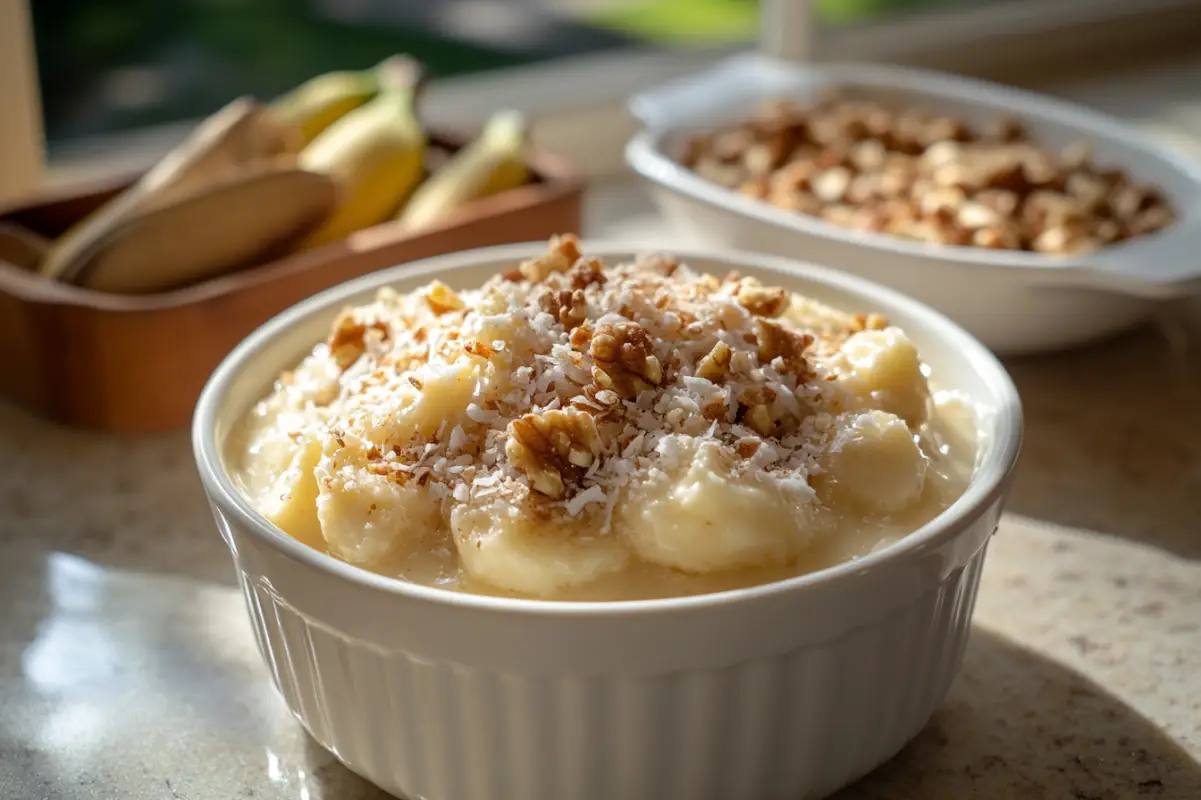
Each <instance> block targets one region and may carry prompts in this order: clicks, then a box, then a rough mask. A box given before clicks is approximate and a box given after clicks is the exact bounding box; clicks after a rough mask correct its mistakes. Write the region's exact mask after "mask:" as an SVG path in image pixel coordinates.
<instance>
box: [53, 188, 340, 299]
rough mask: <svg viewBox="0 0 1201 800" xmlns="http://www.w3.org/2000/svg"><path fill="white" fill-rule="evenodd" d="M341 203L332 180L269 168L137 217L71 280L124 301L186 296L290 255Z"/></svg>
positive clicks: (102, 243) (103, 242)
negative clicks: (186, 290) (194, 287)
mask: <svg viewBox="0 0 1201 800" xmlns="http://www.w3.org/2000/svg"><path fill="white" fill-rule="evenodd" d="M336 202H337V187H336V185H335V183H334V181H333V180H332V179H331V178H329V177H327V176H324V175H318V174H315V173H312V172H309V171H307V170H303V169H300V168H299V167H295V166H289V165H286V164H264V165H261V166H259V167H257V168H254V169H246V170H243V171H242V172H241V173H240V174H238V175H236V176H232V177H230V178H227V179H225V180H220V181H217V182H215V183H213V184H210V185H208V186H207V187H205V188H204V189H201V190H199V191H196V192H193V193H191V194H188V195H186V196H184V197H182V198H179V199H176V200H174V201H173V202H169V203H163V204H158V205H156V206H155V207H153V208H150V209H147V210H144V211H143V212H141V213H139V214H136V215H134V216H132V217H130V218H129V219H127V220H125V221H124V222H123V223H122V224H120V225H118V226H116V227H114V228H113V229H111V230H110V231H108V232H107V233H106V234H105V236H103V237H102V238H101V239H99V240H98V241H97V242H96V243H95V245H94V246H93V247H92V248H91V249H90V250H88V251H87V252H86V253H85V254H84V255H83V256H82V257H80V258H78V259H76V260H75V261H74V262H73V263H74V265H75V267H74V269H75V271H74V272H73V273H72V274H70V275H66V276H64V277H65V278H66V279H68V280H69V282H71V283H73V284H75V285H78V286H82V287H84V288H87V289H93V290H96V291H103V292H112V293H120V294H145V293H149V292H161V291H168V290H171V289H175V288H179V287H182V286H186V285H189V284H192V283H196V282H199V281H202V280H205V279H208V278H213V277H216V276H218V275H221V274H225V273H228V272H231V271H234V270H237V269H241V268H243V267H249V266H253V265H255V264H259V263H263V262H264V261H266V260H269V259H270V258H272V257H275V256H277V255H280V254H282V253H284V252H287V251H288V250H289V249H290V248H291V247H292V246H294V245H295V244H296V243H297V242H298V241H299V240H301V239H302V238H303V237H304V236H306V235H307V234H309V233H310V232H312V231H313V230H314V229H316V228H317V227H318V226H320V225H321V223H322V222H324V221H325V220H326V219H327V218H328V217H329V216H330V214H332V213H333V211H334V208H335V206H336Z"/></svg>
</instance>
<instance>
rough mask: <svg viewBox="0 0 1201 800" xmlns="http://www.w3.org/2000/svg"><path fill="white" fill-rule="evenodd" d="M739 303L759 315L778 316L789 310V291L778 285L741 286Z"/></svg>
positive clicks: (738, 296)
mask: <svg viewBox="0 0 1201 800" xmlns="http://www.w3.org/2000/svg"><path fill="white" fill-rule="evenodd" d="M737 298H738V304H739V305H741V306H742V307H743V308H745V309H746V310H747V311H749V312H751V313H752V314H754V315H756V316H759V317H778V316H780V315H781V314H783V313H784V312H785V311H787V310H788V303H789V300H790V298H789V296H788V292H787V291H786V290H784V289H781V288H779V287H777V286H753V285H752V286H741V287H739V289H738V295H737Z"/></svg>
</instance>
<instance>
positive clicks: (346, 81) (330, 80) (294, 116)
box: [268, 56, 405, 145]
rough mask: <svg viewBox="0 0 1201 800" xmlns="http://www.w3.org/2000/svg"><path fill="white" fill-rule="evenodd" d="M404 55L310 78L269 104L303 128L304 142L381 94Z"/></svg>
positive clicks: (287, 120) (279, 115) (285, 120)
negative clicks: (359, 67)
mask: <svg viewBox="0 0 1201 800" xmlns="http://www.w3.org/2000/svg"><path fill="white" fill-rule="evenodd" d="M404 61H405V58H404V57H403V56H393V57H391V58H388V59H386V60H384V61H382V62H380V63H379V64H377V65H376V66H374V67H372V68H370V69H364V70H354V71H352V70H339V71H337V72H327V73H325V74H323V75H318V76H316V77H315V78H310V79H309V80H307V81H305V82H304V83H302V84H300V85H299V86H297V87H296V88H294V89H292V90H291V91H290V92H288V93H286V94H284V95H281V96H280V97H278V98H276V99H275V100H273V101H272V102H271V103H270V105H269V106H268V108H270V109H271V111H272V113H273V114H275V116H276V117H277V118H278V119H279V120H280V121H281V122H283V123H285V124H289V125H295V126H296V127H298V128H299V129H300V130H301V133H302V135H303V142H304V144H306V145H307V144H309V143H310V142H312V141H313V140H314V139H316V138H317V137H318V136H319V135H320V134H321V133H322V131H324V130H325V129H326V128H328V127H329V126H330V125H333V124H334V123H335V122H337V121H338V120H339V119H341V118H342V117H344V116H346V115H347V114H349V113H350V112H351V111H354V110H355V109H356V108H358V107H359V106H361V105H363V104H364V103H366V102H368V101H369V100H371V99H372V98H374V97H375V96H376V95H377V94H379V92H380V89H381V87H382V86H387V85H388V83H389V81H390V80H391V75H392V72H393V71H394V70H396V69H397V68H398V67H400V66H401V65H403V63H404Z"/></svg>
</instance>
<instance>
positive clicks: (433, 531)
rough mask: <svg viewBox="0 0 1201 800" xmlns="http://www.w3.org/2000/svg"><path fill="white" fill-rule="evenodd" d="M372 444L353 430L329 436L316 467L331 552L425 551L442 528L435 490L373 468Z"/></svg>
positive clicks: (360, 556)
mask: <svg viewBox="0 0 1201 800" xmlns="http://www.w3.org/2000/svg"><path fill="white" fill-rule="evenodd" d="M339 439H340V441H339ZM368 449H369V443H367V442H365V441H364V440H361V439H357V438H354V437H352V436H351V435H350V434H342V435H341V436H340V437H334V436H328V437H327V438H326V440H325V443H324V448H323V452H322V456H321V459H320V461H318V462H317V466H316V468H315V469H314V470H313V474H314V477H315V478H316V483H317V497H316V506H317V519H318V521H319V522H320V524H321V535H322V537H323V538H324V539H325V543H326V546H327V547H328V548H329V550H330V552H331V553H333V554H335V555H337V556H338V557H340V558H342V559H345V560H346V561H348V562H350V563H351V564H371V563H374V562H379V561H381V560H384V559H387V558H390V557H392V556H395V555H401V554H404V553H408V552H419V551H420V549H421V548H422V547H424V546H425V545H426V544H427V543H428V542H429V540H430V538H431V537H433V536H436V535H437V534H438V532H439V531H441V530H442V513H441V505H440V503H439V502H438V501H437V500H436V499H434V496H433V494H432V493H430V492H429V491H427V490H426V488H425V487H423V486H420V485H418V482H417V481H416V480H409V481H408V482H406V483H404V484H402V483H401V482H399V481H398V480H396V479H395V478H394V477H391V476H388V475H377V474H375V473H373V472H369V471H368V470H367V469H366V468H365V467H366V463H367V456H366V452H367V450H368Z"/></svg>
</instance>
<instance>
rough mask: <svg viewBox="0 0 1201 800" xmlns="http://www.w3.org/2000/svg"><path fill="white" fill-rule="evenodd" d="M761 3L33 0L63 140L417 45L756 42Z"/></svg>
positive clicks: (470, 66) (477, 57)
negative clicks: (35, 0)
mask: <svg viewBox="0 0 1201 800" xmlns="http://www.w3.org/2000/svg"><path fill="white" fill-rule="evenodd" d="M757 6H758V3H757V2H756V0H649V1H648V0H634V2H631V1H630V0H172V2H163V0H37V2H36V3H33V2H31V3H30V8H31V11H32V14H33V24H34V31H35V34H36V41H37V58H38V67H39V70H38V72H39V75H40V80H41V94H42V103H43V108H44V114H45V129H46V137H47V139H48V141H49V143H50V145H51V146H52V147H53V146H54V145H56V144H58V143H61V142H64V141H69V140H72V139H77V138H80V137H88V136H95V135H97V134H102V133H109V132H112V131H119V130H128V129H132V128H140V127H145V126H148V125H158V124H162V123H166V122H172V121H176V120H181V119H192V118H198V117H202V116H204V115H205V114H208V113H210V112H212V111H214V110H216V109H217V108H219V107H220V106H221V105H223V104H224V103H226V102H228V101H229V100H230V99H231V98H232V97H235V96H237V95H241V94H252V95H256V96H259V97H270V96H273V95H275V94H277V93H280V92H282V91H284V90H285V89H287V88H289V87H290V86H293V85H295V84H297V83H299V82H301V81H302V80H304V79H305V78H308V77H310V76H312V75H314V74H317V73H320V72H324V71H327V70H334V69H357V68H362V67H367V66H369V65H371V64H373V63H376V62H378V61H380V60H382V59H383V58H385V57H386V56H388V55H390V54H392V53H397V52H407V53H410V54H412V55H414V56H416V57H417V58H419V59H420V60H422V61H423V62H425V63H427V64H428V65H429V66H430V68H431V70H432V72H433V73H434V74H436V75H438V76H440V77H446V76H456V75H465V74H472V73H479V72H485V71H491V70H498V69H504V68H508V67H515V66H520V65H527V64H532V63H540V62H544V61H548V60H551V59H556V58H561V57H564V56H579V55H582V54H589V53H598V52H609V51H619V50H625V49H630V48H647V47H654V48H661V49H667V48H690V49H695V48H697V47H710V46H714V45H728V44H730V43H733V42H740V43H746V42H750V41H751V40H752V39H753V37H754V33H755V28H756V22H757V19H756V18H757V13H758V8H757Z"/></svg>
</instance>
